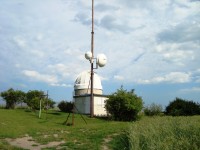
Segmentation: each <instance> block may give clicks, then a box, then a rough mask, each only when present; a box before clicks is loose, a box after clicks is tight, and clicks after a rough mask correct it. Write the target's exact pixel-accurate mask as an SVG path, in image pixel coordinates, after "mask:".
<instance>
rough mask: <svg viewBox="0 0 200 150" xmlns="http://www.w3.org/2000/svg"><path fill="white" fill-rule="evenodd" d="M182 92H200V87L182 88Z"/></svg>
mask: <svg viewBox="0 0 200 150" xmlns="http://www.w3.org/2000/svg"><path fill="white" fill-rule="evenodd" d="M180 92H182V93H185V92H186V93H193V92H200V87H192V88H185V89H180Z"/></svg>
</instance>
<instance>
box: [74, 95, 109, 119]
mask: <svg viewBox="0 0 200 150" xmlns="http://www.w3.org/2000/svg"><path fill="white" fill-rule="evenodd" d="M106 99H108V98H107V97H102V96H101V97H99V96H94V115H95V116H105V115H107V112H106V109H105V100H106ZM74 102H75V103H74V104H75V106H76V108H77V109H78V111H77V110H76V109H75V112H76V113H81V114H90V96H83V97H82V96H80V97H76V98H74Z"/></svg>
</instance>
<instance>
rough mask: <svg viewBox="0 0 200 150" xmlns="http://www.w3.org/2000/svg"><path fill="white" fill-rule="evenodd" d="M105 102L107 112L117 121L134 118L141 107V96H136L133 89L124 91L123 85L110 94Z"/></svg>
mask: <svg viewBox="0 0 200 150" xmlns="http://www.w3.org/2000/svg"><path fill="white" fill-rule="evenodd" d="M105 103H106V104H105V108H106V110H107V111H108V113H109V114H110V115H111V117H112V118H113V119H114V120H118V121H133V120H136V119H137V118H138V113H139V112H140V111H141V110H142V107H143V102H142V98H141V97H138V96H137V95H136V94H135V93H134V90H131V91H126V90H124V89H123V87H121V88H120V89H118V90H117V92H115V93H113V94H112V95H110V96H109V99H108V100H107V101H106V102H105Z"/></svg>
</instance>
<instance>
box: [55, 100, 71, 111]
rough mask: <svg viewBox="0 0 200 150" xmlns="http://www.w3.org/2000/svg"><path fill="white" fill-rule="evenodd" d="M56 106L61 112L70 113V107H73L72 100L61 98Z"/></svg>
mask: <svg viewBox="0 0 200 150" xmlns="http://www.w3.org/2000/svg"><path fill="white" fill-rule="evenodd" d="M58 108H59V109H60V110H61V111H62V112H67V113H70V112H72V109H73V102H67V101H64V100H63V101H61V102H60V103H59V104H58Z"/></svg>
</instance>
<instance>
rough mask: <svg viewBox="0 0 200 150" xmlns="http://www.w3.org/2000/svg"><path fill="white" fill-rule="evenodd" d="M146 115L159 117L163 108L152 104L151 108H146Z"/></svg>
mask: <svg viewBox="0 0 200 150" xmlns="http://www.w3.org/2000/svg"><path fill="white" fill-rule="evenodd" d="M144 114H145V115H147V116H158V115H161V114H162V106H161V105H156V104H155V103H152V104H151V105H150V106H148V107H146V108H144Z"/></svg>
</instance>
